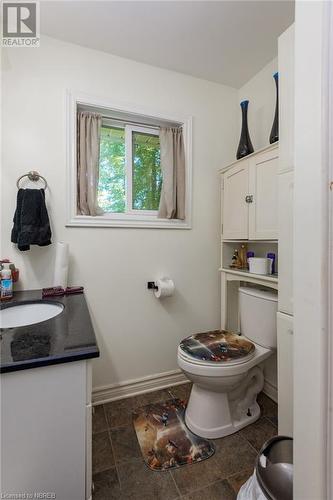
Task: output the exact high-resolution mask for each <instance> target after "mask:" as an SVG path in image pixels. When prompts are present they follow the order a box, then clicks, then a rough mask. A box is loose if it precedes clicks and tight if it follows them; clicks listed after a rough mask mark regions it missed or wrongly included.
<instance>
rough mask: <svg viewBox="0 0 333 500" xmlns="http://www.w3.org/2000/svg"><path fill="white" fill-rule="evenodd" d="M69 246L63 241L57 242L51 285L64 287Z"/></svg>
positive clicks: (65, 284) (66, 276) (66, 277)
mask: <svg viewBox="0 0 333 500" xmlns="http://www.w3.org/2000/svg"><path fill="white" fill-rule="evenodd" d="M68 260H69V246H68V243H64V242H63V241H58V242H57V247H56V258H55V264H54V273H53V286H62V287H63V288H66V286H67V279H68Z"/></svg>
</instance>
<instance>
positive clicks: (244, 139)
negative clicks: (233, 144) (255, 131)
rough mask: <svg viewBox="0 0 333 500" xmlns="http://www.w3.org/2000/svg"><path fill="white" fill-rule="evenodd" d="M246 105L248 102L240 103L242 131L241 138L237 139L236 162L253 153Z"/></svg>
mask: <svg viewBox="0 0 333 500" xmlns="http://www.w3.org/2000/svg"><path fill="white" fill-rule="evenodd" d="M248 105H249V101H242V102H241V103H240V107H241V110H242V131H241V136H240V139H239V144H238V149H237V154H236V158H237V160H239V159H240V158H243V157H244V156H247V155H249V154H251V153H253V151H254V149H253V146H252V142H251V139H250V134H249V128H248V124H247V108H248Z"/></svg>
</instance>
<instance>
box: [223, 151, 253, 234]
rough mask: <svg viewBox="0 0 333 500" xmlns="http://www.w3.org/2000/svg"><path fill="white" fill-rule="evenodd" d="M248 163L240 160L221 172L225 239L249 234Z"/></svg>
mask: <svg viewBox="0 0 333 500" xmlns="http://www.w3.org/2000/svg"><path fill="white" fill-rule="evenodd" d="M248 194H249V163H248V160H243V161H240V162H239V163H238V164H237V165H235V166H234V167H232V168H230V169H229V170H228V171H227V172H226V173H225V174H223V203H222V221H223V222H222V224H223V226H222V233H223V238H224V239H226V240H234V239H247V238H248V236H249V208H248V203H246V200H245V198H246V196H247V195H248Z"/></svg>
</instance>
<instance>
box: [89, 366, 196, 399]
mask: <svg viewBox="0 0 333 500" xmlns="http://www.w3.org/2000/svg"><path fill="white" fill-rule="evenodd" d="M185 382H189V380H188V379H187V378H186V377H185V375H184V374H183V372H181V371H180V370H173V371H170V372H165V373H156V374H154V375H149V376H147V377H142V378H138V379H134V380H128V381H127V382H122V383H120V384H112V385H107V386H103V387H96V388H94V389H93V393H92V403H93V405H100V404H103V403H109V402H111V401H116V400H117V399H124V398H130V397H132V396H137V395H139V394H144V393H145V392H152V391H158V390H159V389H165V388H166V387H170V386H172V385H180V384H184V383H185Z"/></svg>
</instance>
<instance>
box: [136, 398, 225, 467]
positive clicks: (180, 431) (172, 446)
mask: <svg viewBox="0 0 333 500" xmlns="http://www.w3.org/2000/svg"><path fill="white" fill-rule="evenodd" d="M185 408H186V404H185V402H184V401H181V400H179V399H170V400H168V401H165V402H161V403H155V404H149V405H147V406H143V407H141V408H138V409H137V410H136V411H135V412H134V413H133V424H134V428H135V432H136V435H137V438H138V441H139V445H140V448H141V452H142V455H143V458H144V460H145V462H146V464H147V465H148V467H150V468H151V469H152V470H156V471H161V470H168V469H171V468H177V467H180V466H182V465H186V464H193V463H196V462H201V461H202V460H206V458H209V457H211V456H212V455H213V454H214V452H215V447H214V444H213V443H212V442H211V441H208V440H207V439H204V438H201V437H199V436H196V435H195V434H193V433H192V432H191V431H190V430H189V429H188V428H187V427H186V425H185Z"/></svg>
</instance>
